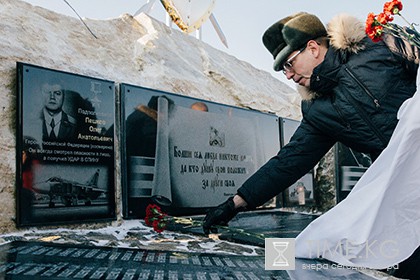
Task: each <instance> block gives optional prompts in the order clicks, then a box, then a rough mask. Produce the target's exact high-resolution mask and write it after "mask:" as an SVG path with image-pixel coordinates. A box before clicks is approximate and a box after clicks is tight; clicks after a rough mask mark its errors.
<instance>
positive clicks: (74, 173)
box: [16, 63, 115, 226]
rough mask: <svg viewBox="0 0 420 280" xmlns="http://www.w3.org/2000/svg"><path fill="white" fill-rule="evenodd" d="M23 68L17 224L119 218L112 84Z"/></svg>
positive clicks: (20, 76) (20, 77) (20, 65)
mask: <svg viewBox="0 0 420 280" xmlns="http://www.w3.org/2000/svg"><path fill="white" fill-rule="evenodd" d="M17 70H18V71H17V74H18V110H17V119H18V123H17V149H16V150H17V214H18V219H17V222H18V225H19V226H25V225H36V224H43V225H44V224H62V223H75V222H85V221H97V220H109V219H113V218H115V197H114V169H115V156H114V131H113V124H114V118H115V113H114V110H115V109H114V108H115V100H114V99H115V98H114V96H115V95H114V92H115V87H114V83H113V82H111V81H106V80H101V79H97V78H92V77H87V76H81V75H76V74H71V73H66V72H62V71H57V70H53V69H47V68H43V67H39V66H35V65H29V64H24V63H17Z"/></svg>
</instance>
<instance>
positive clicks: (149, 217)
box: [144, 204, 266, 240]
mask: <svg viewBox="0 0 420 280" xmlns="http://www.w3.org/2000/svg"><path fill="white" fill-rule="evenodd" d="M144 222H145V223H146V225H147V226H149V227H153V229H154V231H156V232H157V233H161V232H163V231H164V230H165V229H166V227H167V226H168V224H169V223H171V222H174V223H177V224H182V225H185V226H186V227H202V226H203V222H202V221H197V220H193V219H191V218H183V217H173V216H169V215H168V214H166V213H164V212H163V211H162V209H161V208H160V207H159V206H158V205H156V204H149V205H148V206H147V207H146V216H145V217H144ZM215 227H216V228H218V229H223V230H225V231H228V232H231V233H235V234H238V235H243V236H250V237H254V238H258V239H260V240H264V239H265V238H266V236H264V235H263V234H258V233H249V232H246V231H244V230H243V229H239V228H231V227H228V226H215Z"/></svg>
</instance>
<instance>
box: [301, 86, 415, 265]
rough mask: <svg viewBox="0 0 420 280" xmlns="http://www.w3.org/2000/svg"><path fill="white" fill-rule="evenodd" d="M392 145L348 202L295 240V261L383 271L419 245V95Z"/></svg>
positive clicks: (407, 107) (408, 105) (406, 108)
mask: <svg viewBox="0 0 420 280" xmlns="http://www.w3.org/2000/svg"><path fill="white" fill-rule="evenodd" d="M398 119H399V123H398V125H397V127H396V129H395V131H394V134H393V135H392V137H391V140H390V143H389V145H388V147H387V148H386V149H385V150H384V151H383V152H382V153H381V155H380V156H379V157H378V159H377V160H376V161H375V162H374V163H373V164H372V166H371V167H370V168H369V169H368V170H367V171H366V173H365V174H364V175H363V176H362V178H361V179H360V180H359V182H358V183H357V184H356V186H355V187H354V188H353V190H352V191H351V192H350V194H349V195H348V196H347V198H346V199H345V200H343V201H342V202H341V203H339V204H337V205H336V206H335V207H334V208H333V209H331V210H330V211H328V212H327V213H325V214H323V215H322V216H321V217H319V218H318V219H316V220H315V221H314V222H312V223H311V224H310V225H309V226H308V227H307V228H306V229H305V230H304V231H302V232H301V233H300V234H299V236H298V237H297V238H296V257H300V258H317V257H322V258H325V259H328V260H331V261H333V262H336V263H339V264H342V265H348V266H355V267H368V268H374V269H384V268H387V267H390V266H393V265H395V264H397V263H399V262H401V261H403V260H404V259H406V258H408V257H409V256H410V255H411V254H412V253H413V252H414V251H415V249H416V248H417V247H419V245H420V93H417V94H416V95H414V97H413V98H411V99H409V100H407V101H406V102H404V104H403V105H402V106H401V108H400V110H399V111H398Z"/></svg>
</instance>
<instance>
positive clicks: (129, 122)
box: [121, 84, 280, 217]
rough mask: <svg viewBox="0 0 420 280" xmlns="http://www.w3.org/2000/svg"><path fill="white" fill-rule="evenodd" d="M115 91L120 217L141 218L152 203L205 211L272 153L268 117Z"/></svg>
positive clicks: (134, 90)
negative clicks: (120, 148) (119, 150)
mask: <svg viewBox="0 0 420 280" xmlns="http://www.w3.org/2000/svg"><path fill="white" fill-rule="evenodd" d="M121 94H122V104H123V108H122V120H123V122H122V131H123V135H122V143H124V144H123V145H122V146H123V159H125V160H123V163H126V166H125V167H124V169H125V174H126V176H124V172H123V178H125V179H124V181H123V190H124V191H125V193H124V197H125V207H124V208H125V213H124V215H125V216H127V217H142V216H144V209H145V207H146V206H147V204H148V203H152V202H157V203H159V204H160V205H161V206H163V207H164V208H165V210H166V211H167V212H169V213H173V214H187V213H188V214H192V213H197V214H199V213H204V211H205V210H206V209H208V208H209V207H214V206H216V205H218V204H220V203H221V202H223V201H224V200H226V199H227V198H228V197H230V196H232V195H234V194H235V193H236V190H237V189H238V188H239V187H240V186H241V185H242V183H243V182H245V180H246V179H247V178H248V177H249V176H251V175H252V174H253V173H254V172H255V171H256V170H257V169H258V168H259V167H260V166H261V165H263V164H264V163H265V162H266V161H267V160H268V159H269V158H271V157H272V156H274V155H275V154H276V153H277V152H278V150H279V147H280V142H279V130H278V118H277V116H275V115H274V114H267V113H262V112H258V111H253V110H246V109H243V108H238V107H233V106H228V105H224V104H219V103H215V102H210V101H206V100H202V99H196V98H191V97H186V96H181V95H177V94H173V93H168V92H162V91H157V90H153V89H148V88H142V87H136V86H131V85H127V84H123V85H121ZM273 206H274V205H273Z"/></svg>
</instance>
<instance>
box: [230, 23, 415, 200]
mask: <svg viewBox="0 0 420 280" xmlns="http://www.w3.org/2000/svg"><path fill="white" fill-rule="evenodd" d="M327 30H328V33H329V36H330V47H329V49H328V51H327V54H326V56H325V59H324V61H323V62H322V63H321V64H320V65H318V66H317V67H316V68H315V69H314V71H313V74H312V76H311V86H310V91H307V92H305V94H306V95H305V97H306V98H305V100H303V101H302V115H303V119H302V122H301V124H300V126H299V127H298V129H297V130H296V132H295V133H294V135H293V137H292V138H291V140H290V142H289V143H288V144H287V145H286V146H285V147H283V148H282V149H281V150H280V152H279V153H278V154H277V155H276V156H275V157H273V158H272V159H270V160H269V161H268V162H267V163H266V164H265V165H264V166H263V167H261V168H260V169H259V170H258V171H257V172H256V173H255V174H254V175H252V176H251V177H250V178H249V179H248V180H247V181H246V182H245V183H244V184H243V185H242V187H241V188H239V189H238V194H239V195H240V196H241V197H242V198H243V199H245V201H246V202H247V203H248V207H249V208H254V207H257V206H259V205H262V204H263V203H264V202H266V201H268V200H269V199H271V198H272V197H274V196H275V195H277V194H279V193H280V192H282V191H283V190H285V189H286V188H287V187H289V186H290V185H292V184H293V183H295V182H296V181H297V180H298V179H299V178H301V177H302V176H303V175H305V174H306V173H307V172H308V171H309V170H311V169H312V168H314V166H315V165H316V164H317V163H318V161H319V160H320V159H321V158H322V157H323V156H324V155H325V154H326V153H327V152H328V151H329V150H330V149H331V148H332V146H333V145H334V144H335V143H336V142H341V143H343V144H345V145H347V146H348V147H350V148H352V149H354V150H356V151H359V152H364V153H369V154H371V155H372V158H373V159H375V158H376V157H377V156H378V155H379V154H380V153H381V151H382V150H383V149H384V148H385V147H386V146H387V144H388V142H389V140H390V137H391V135H392V132H393V131H394V129H395V126H396V125H397V111H398V109H399V107H400V106H401V104H402V103H403V102H404V101H405V100H406V99H408V98H410V97H411V96H413V94H414V93H415V91H416V75H417V68H418V57H419V56H418V50H417V49H416V48H414V47H412V46H411V45H410V44H408V43H407V42H404V41H402V40H401V39H398V38H395V37H392V36H387V37H386V38H384V41H381V42H379V43H373V42H372V41H371V40H370V39H369V38H367V37H366V36H365V33H364V26H363V24H362V23H360V22H359V21H358V20H356V19H354V18H352V17H349V16H345V15H341V16H338V17H336V18H334V19H333V20H332V22H331V23H330V24H329V25H328V28H327Z"/></svg>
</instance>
